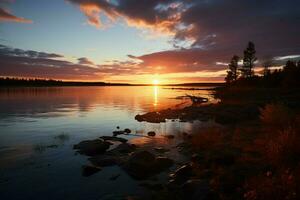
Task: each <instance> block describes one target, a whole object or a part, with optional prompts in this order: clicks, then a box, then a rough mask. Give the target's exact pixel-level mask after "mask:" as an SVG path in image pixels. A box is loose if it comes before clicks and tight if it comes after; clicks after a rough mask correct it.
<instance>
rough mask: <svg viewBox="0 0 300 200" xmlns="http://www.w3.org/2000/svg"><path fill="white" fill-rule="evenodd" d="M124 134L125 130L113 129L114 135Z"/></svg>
mask: <svg viewBox="0 0 300 200" xmlns="http://www.w3.org/2000/svg"><path fill="white" fill-rule="evenodd" d="M123 134H125V132H124V131H113V135H114V136H117V135H123Z"/></svg>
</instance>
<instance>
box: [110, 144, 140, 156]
mask: <svg viewBox="0 0 300 200" xmlns="http://www.w3.org/2000/svg"><path fill="white" fill-rule="evenodd" d="M135 150H136V145H134V144H128V143H122V144H120V145H119V146H117V147H116V148H115V149H113V150H111V151H110V152H111V153H122V154H123V153H131V152H133V151H135Z"/></svg>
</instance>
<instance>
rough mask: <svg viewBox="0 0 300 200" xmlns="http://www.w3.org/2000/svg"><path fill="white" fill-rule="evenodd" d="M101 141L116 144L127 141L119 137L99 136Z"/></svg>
mask: <svg viewBox="0 0 300 200" xmlns="http://www.w3.org/2000/svg"><path fill="white" fill-rule="evenodd" d="M100 138H101V139H103V140H105V141H106V140H110V141H116V142H122V143H126V142H127V141H128V140H127V139H125V138H120V137H116V136H101V137H100Z"/></svg>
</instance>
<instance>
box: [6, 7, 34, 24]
mask: <svg viewBox="0 0 300 200" xmlns="http://www.w3.org/2000/svg"><path fill="white" fill-rule="evenodd" d="M1 21H6V22H17V23H32V21H31V20H29V19H25V18H22V17H17V16H15V15H13V14H11V13H10V12H9V11H8V10H5V9H3V8H0V22H1Z"/></svg>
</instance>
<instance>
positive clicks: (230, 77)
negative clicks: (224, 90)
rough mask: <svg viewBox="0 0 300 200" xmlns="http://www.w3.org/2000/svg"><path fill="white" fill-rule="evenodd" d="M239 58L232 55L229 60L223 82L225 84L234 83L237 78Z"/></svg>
mask: <svg viewBox="0 0 300 200" xmlns="http://www.w3.org/2000/svg"><path fill="white" fill-rule="evenodd" d="M239 59H240V58H239V57H238V56H237V55H234V56H233V57H232V58H231V61H230V63H229V64H228V68H229V69H228V71H227V76H226V78H225V81H226V82H227V83H231V82H233V81H236V79H237V77H238V71H237V70H238V62H239Z"/></svg>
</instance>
